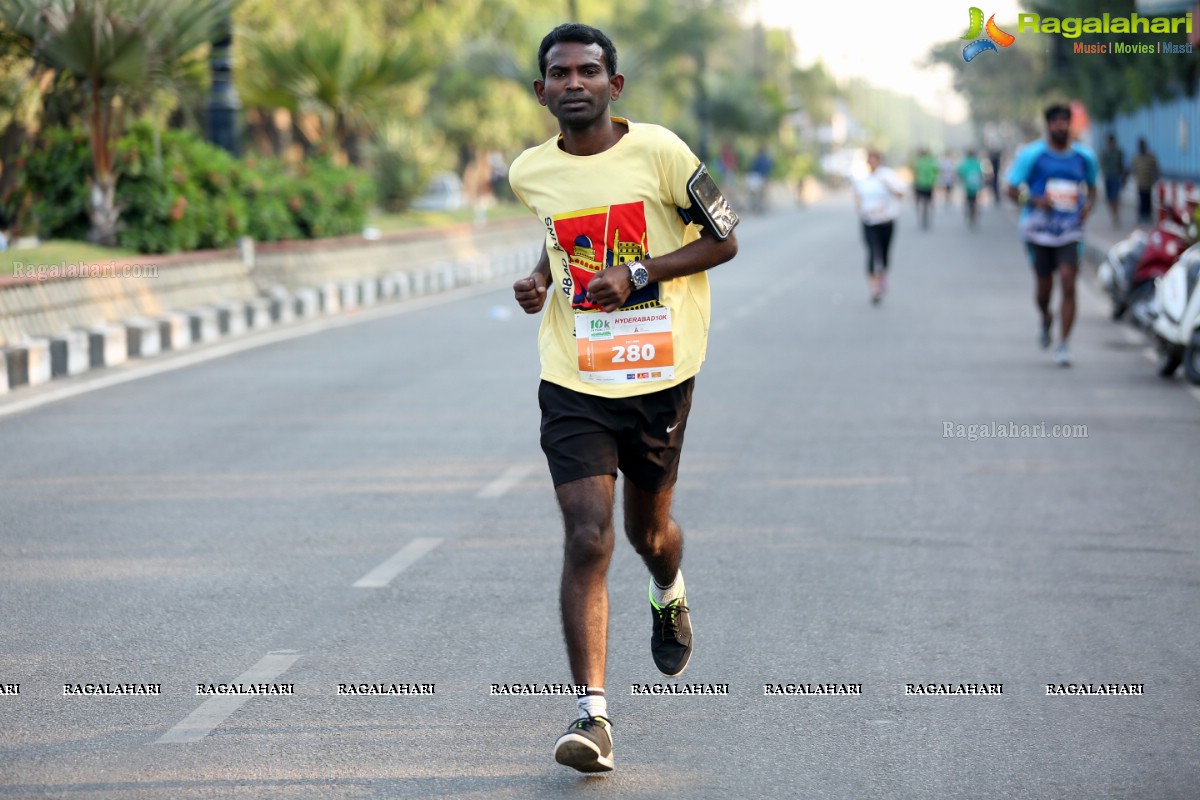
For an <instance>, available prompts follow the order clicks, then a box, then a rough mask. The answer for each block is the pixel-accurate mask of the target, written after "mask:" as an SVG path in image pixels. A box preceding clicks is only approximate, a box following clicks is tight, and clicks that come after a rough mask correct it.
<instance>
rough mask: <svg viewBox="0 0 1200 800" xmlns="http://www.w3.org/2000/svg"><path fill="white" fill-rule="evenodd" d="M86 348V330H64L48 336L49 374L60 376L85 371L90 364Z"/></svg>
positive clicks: (78, 373) (55, 376)
mask: <svg viewBox="0 0 1200 800" xmlns="http://www.w3.org/2000/svg"><path fill="white" fill-rule="evenodd" d="M88 349H89V344H88V334H87V331H79V330H72V331H65V332H64V333H60V334H58V335H57V336H52V337H50V376H51V377H53V378H62V377H68V376H71V375H80V374H82V373H84V372H87V371H88V368H89V367H90V366H91V357H90V355H89V352H88Z"/></svg>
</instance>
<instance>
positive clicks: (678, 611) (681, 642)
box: [650, 597, 692, 678]
mask: <svg viewBox="0 0 1200 800" xmlns="http://www.w3.org/2000/svg"><path fill="white" fill-rule="evenodd" d="M686 603H687V598H686V597H680V598H678V599H676V600H672V601H671V602H670V603H667V604H666V605H665V606H659V605H658V604H656V603H655V602H654V598H653V597H651V598H650V615H651V616H652V617H653V621H654V629H653V631H652V633H651V634H650V654H651V655H652V656H653V657H654V666H656V667H658V671H659V672H661V673H662V674H663V675H666V676H667V677H668V678H675V677H677V676H679V675H682V674H683V671H684V670H685V669H687V665H688V662H689V661H691V659H692V622H691V619H690V618H689V617H688V607H687V605H686Z"/></svg>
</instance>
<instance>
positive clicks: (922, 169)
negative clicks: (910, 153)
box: [913, 147, 938, 230]
mask: <svg viewBox="0 0 1200 800" xmlns="http://www.w3.org/2000/svg"><path fill="white" fill-rule="evenodd" d="M937 178H938V162H937V159H936V158H934V156H933V153H931V152H929V150H928V149H926V148H924V147H922V148H921V150H920V151H919V152H918V153H917V160H916V162H915V163H914V164H913V193H914V194H915V195H916V197H917V216H918V217H919V218H920V220H921V230H928V229H929V209H930V206H932V205H933V189H934V187H935V186H937Z"/></svg>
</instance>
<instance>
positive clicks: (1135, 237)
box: [1097, 228, 1147, 320]
mask: <svg viewBox="0 0 1200 800" xmlns="http://www.w3.org/2000/svg"><path fill="white" fill-rule="evenodd" d="M1146 240H1147V237H1146V232H1145V231H1143V230H1141V229H1140V228H1139V229H1137V230H1135V231H1134V232H1133V233H1131V234H1129V236H1127V237H1125V238H1124V239H1122V240H1121V241H1119V242H1117V243H1116V244H1114V245H1113V246H1112V247H1110V248H1109V249H1108V255H1107V256H1106V257H1105V259H1104V262H1103V263H1102V264H1100V267H1099V269H1098V270H1097V276H1098V277H1099V278H1100V285H1101V286H1103V287H1104V291H1106V292H1108V296H1109V297H1111V298H1112V318H1113V319H1114V320H1116V319H1120V318H1121V317H1123V316H1125V311H1126V310H1127V309H1128V307H1129V306H1128V305H1127V304H1126V302H1125V299H1126V298H1127V297H1128V296H1129V290H1130V289H1131V288H1132V287H1133V273H1134V272H1136V271H1137V265H1138V262H1139V261H1141V259H1142V253H1143V252H1144V251H1145V250H1146Z"/></svg>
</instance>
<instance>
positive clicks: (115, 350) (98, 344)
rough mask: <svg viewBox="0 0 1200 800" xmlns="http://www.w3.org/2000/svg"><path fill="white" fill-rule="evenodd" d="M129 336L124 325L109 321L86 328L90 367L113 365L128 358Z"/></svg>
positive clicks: (122, 362)
mask: <svg viewBox="0 0 1200 800" xmlns="http://www.w3.org/2000/svg"><path fill="white" fill-rule="evenodd" d="M128 341H129V337H128V336H127V335H126V333H125V326H124V325H117V324H116V323H109V324H104V325H97V326H94V327H92V328H89V329H88V362H89V363H90V364H91V366H92V367H115V366H116V365H118V364H124V363H125V362H126V361H128V360H129V346H128Z"/></svg>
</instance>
